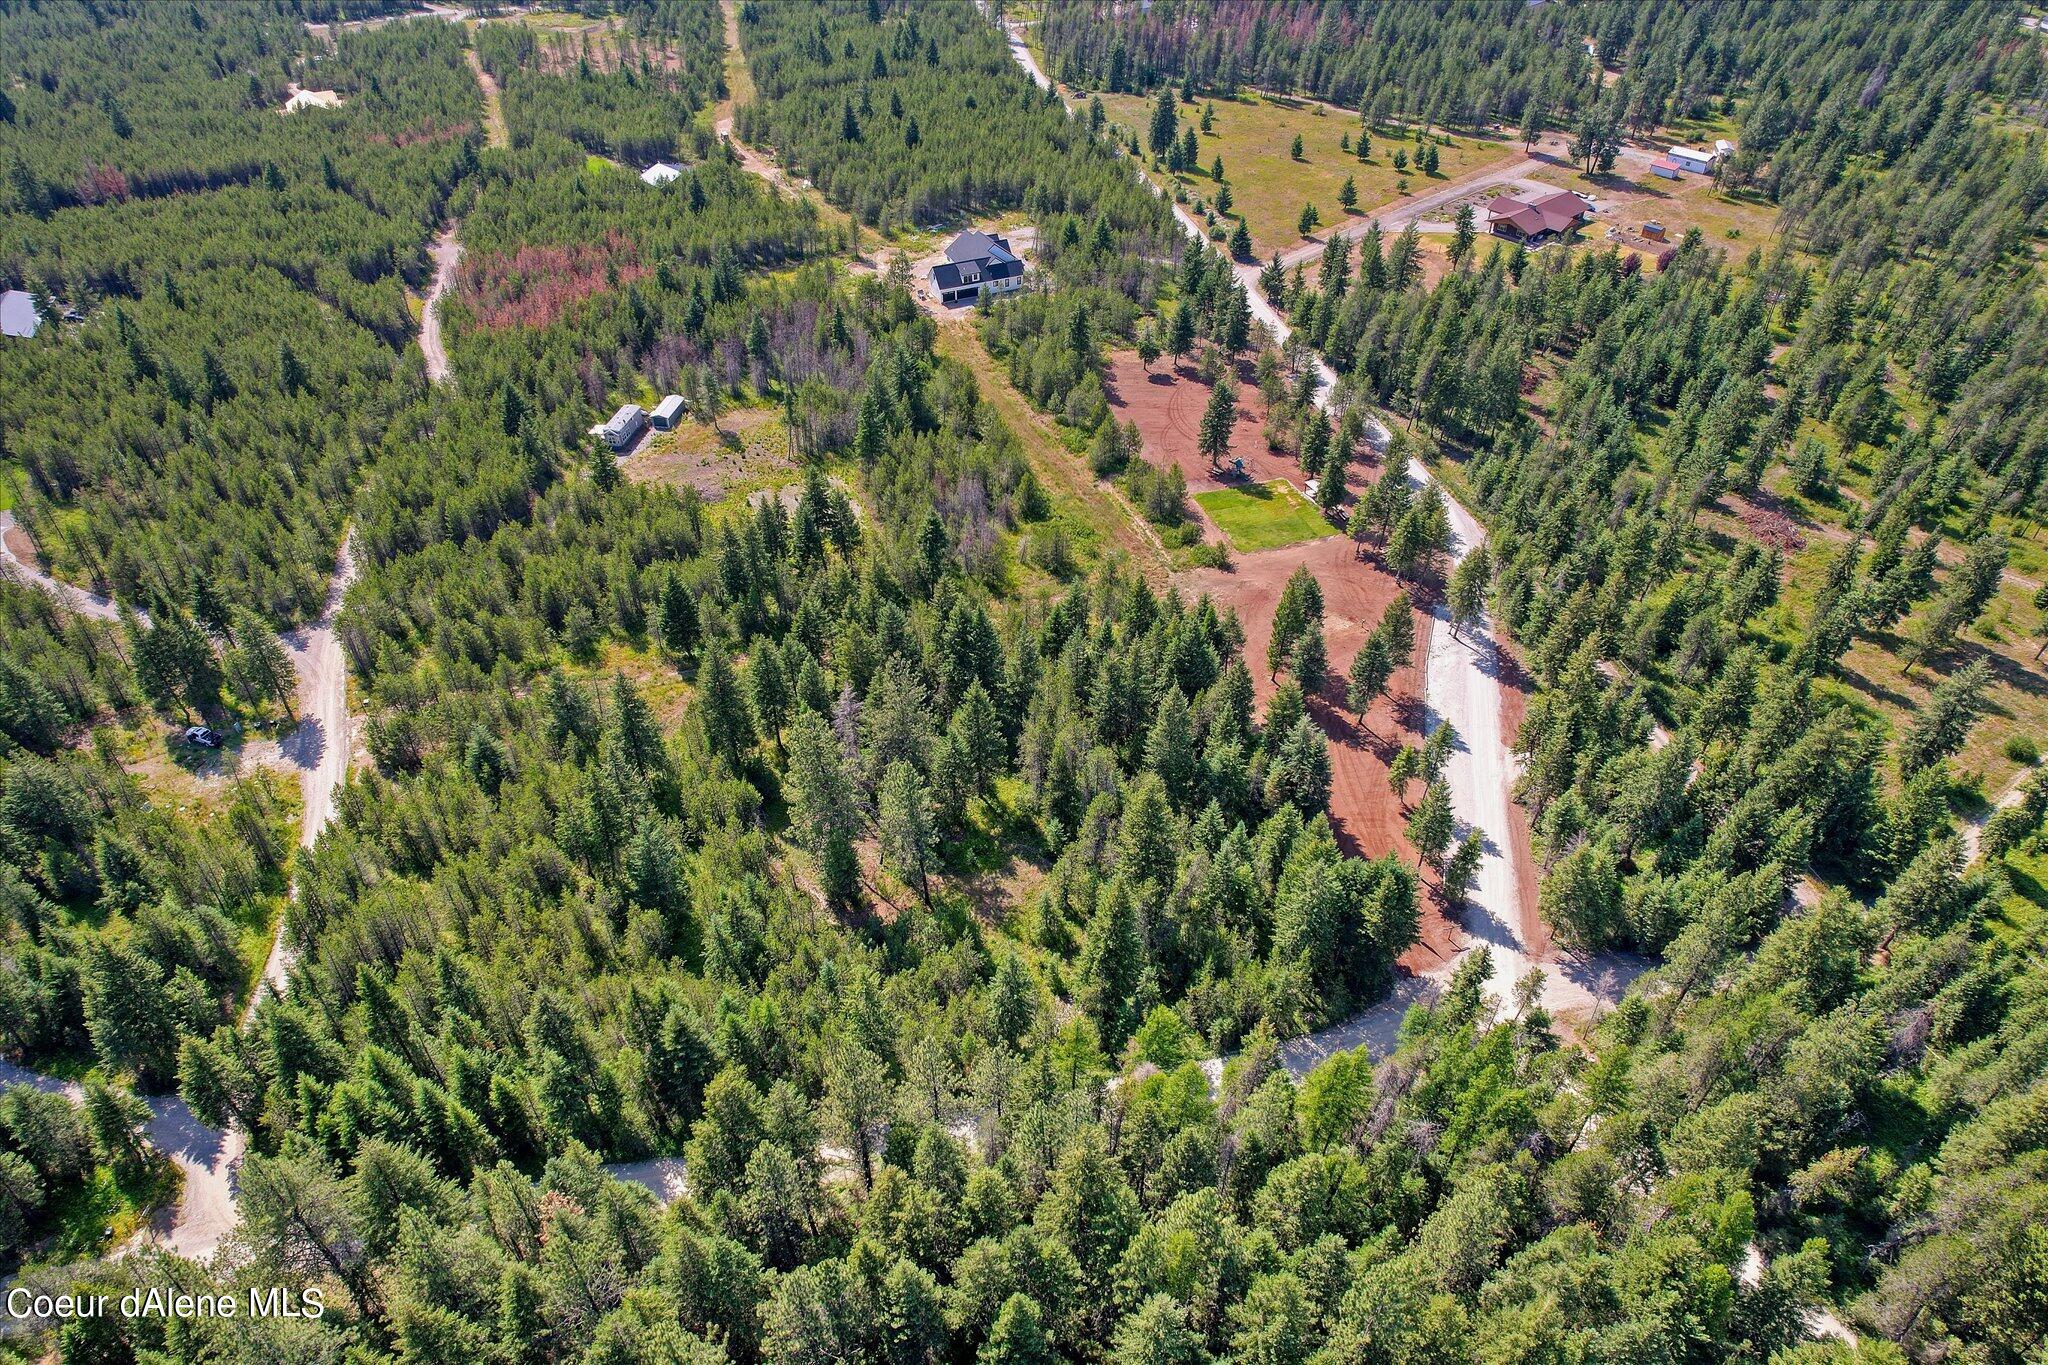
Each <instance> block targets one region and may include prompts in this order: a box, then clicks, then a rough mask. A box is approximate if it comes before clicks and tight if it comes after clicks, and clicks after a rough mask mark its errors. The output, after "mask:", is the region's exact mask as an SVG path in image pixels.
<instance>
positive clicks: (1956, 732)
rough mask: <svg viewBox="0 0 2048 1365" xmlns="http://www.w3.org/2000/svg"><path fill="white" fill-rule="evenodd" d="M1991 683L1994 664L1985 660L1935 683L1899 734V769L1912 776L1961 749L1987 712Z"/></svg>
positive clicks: (1980, 660) (1978, 661)
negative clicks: (1915, 713)
mask: <svg viewBox="0 0 2048 1365" xmlns="http://www.w3.org/2000/svg"><path fill="white" fill-rule="evenodd" d="M1990 686H1991V667H1990V665H1989V664H1987V663H1985V662H1984V660H1982V659H1974V660H1972V661H1971V662H1970V664H1969V666H1968V667H1966V668H1964V669H1962V670H1961V671H1960V672H1957V673H1954V674H1951V675H1950V676H1948V677H1946V678H1943V679H1942V680H1941V681H1940V682H1939V683H1937V684H1935V688H1934V692H1933V695H1931V696H1929V697H1928V699H1927V703H1926V705H1925V706H1923V707H1921V709H1920V712H1919V714H1918V715H1916V716H1915V717H1914V718H1913V723H1912V724H1911V725H1910V726H1909V727H1908V728H1907V730H1906V732H1905V733H1904V734H1903V735H1901V736H1900V737H1899V744H1898V753H1899V771H1900V772H1901V773H1902V774H1904V775H1905V776H1907V777H1911V776H1912V775H1913V774H1914V773H1917V772H1919V771H1920V770H1921V769H1923V768H1926V767H1929V766H1931V765H1933V764H1935V763H1938V762H1940V761H1941V760H1942V759H1944V758H1947V757H1948V756H1949V755H1951V754H1953V753H1955V752H1956V751H1957V750H1958V749H1960V748H1962V747H1963V741H1964V740H1966V739H1968V738H1969V735H1970V730H1971V728H1972V727H1973V726H1975V725H1976V723H1977V718H1978V717H1979V716H1981V715H1982V714H1983V713H1984V706H1985V693H1986V692H1987V691H1988V690H1989V689H1990Z"/></svg>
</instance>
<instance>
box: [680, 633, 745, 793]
mask: <svg viewBox="0 0 2048 1365" xmlns="http://www.w3.org/2000/svg"><path fill="white" fill-rule="evenodd" d="M694 709H695V711H696V712H697V718H698V723H699V725H700V726H701V727H702V729H703V732H704V744H705V747H706V748H708V749H709V750H710V751H711V753H712V754H714V755H716V756H717V757H719V758H722V759H724V760H725V761H726V762H727V763H729V764H730V765H732V766H733V767H734V768H735V769H737V768H738V767H739V766H740V765H741V763H742V762H743V761H744V760H745V758H746V754H747V750H748V748H749V747H751V746H752V744H753V742H754V733H753V724H752V722H751V721H750V720H749V719H748V716H747V705H746V702H745V700H744V699H743V698H742V697H741V695H740V685H739V680H738V679H737V678H735V677H734V676H733V672H732V665H731V664H730V663H728V662H727V661H726V657H725V650H724V649H722V648H721V647H720V646H719V645H718V643H717V642H716V641H713V642H711V643H709V644H707V645H706V646H705V648H704V660H703V663H702V665H701V666H700V667H699V669H698V671H697V704H696V706H695V708H694Z"/></svg>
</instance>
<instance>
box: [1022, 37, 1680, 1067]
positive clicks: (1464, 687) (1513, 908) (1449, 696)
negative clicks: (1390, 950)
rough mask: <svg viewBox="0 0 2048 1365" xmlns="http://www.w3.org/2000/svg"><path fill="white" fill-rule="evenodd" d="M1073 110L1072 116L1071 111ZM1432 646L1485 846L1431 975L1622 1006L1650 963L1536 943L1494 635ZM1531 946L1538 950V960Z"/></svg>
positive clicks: (1037, 76)
mask: <svg viewBox="0 0 2048 1365" xmlns="http://www.w3.org/2000/svg"><path fill="white" fill-rule="evenodd" d="M1007 31H1008V36H1009V46H1010V52H1011V55H1012V56H1013V57H1014V58H1015V59H1016V61H1017V63H1018V65H1020V66H1021V67H1023V69H1024V70H1025V72H1026V73H1027V74H1028V75H1029V76H1030V77H1031V79H1032V81H1033V82H1034V83H1035V84H1036V85H1037V86H1038V87H1039V88H1040V89H1041V90H1047V89H1052V88H1054V87H1053V85H1052V82H1051V81H1050V80H1049V79H1048V78H1047V77H1046V75H1045V73H1044V71H1042V70H1041V69H1040V68H1039V65H1038V62H1037V60H1036V59H1035V58H1034V57H1033V56H1032V55H1031V51H1030V49H1029V48H1028V47H1027V46H1026V45H1025V43H1024V41H1023V37H1022V33H1021V30H1020V29H1019V28H1018V26H1017V25H1016V24H1015V23H1014V22H1012V23H1011V24H1009V25H1008V26H1007ZM1069 112H1070V113H1071V112H1072V109H1071V106H1070V108H1069ZM1538 164H1541V163H1538ZM1132 169H1133V172H1134V173H1135V174H1137V175H1138V177H1139V178H1140V179H1141V180H1142V181H1144V183H1145V184H1147V185H1148V186H1150V187H1151V189H1152V190H1153V192H1154V193H1159V194H1163V191H1162V190H1161V188H1160V186H1159V185H1158V184H1156V183H1154V182H1153V181H1152V180H1151V178H1150V177H1148V176H1146V175H1145V174H1144V171H1143V169H1142V168H1141V167H1138V166H1135V165H1134V166H1133V168H1132ZM1526 173H1527V172H1526V171H1524V170H1522V169H1520V168H1518V167H1516V166H1508V167H1499V168H1495V169H1493V170H1491V171H1488V172H1483V173H1481V174H1480V176H1478V177H1468V178H1466V180H1463V181H1460V182H1458V183H1456V184H1453V185H1449V186H1446V187H1444V188H1443V189H1442V190H1439V191H1435V192H1433V194H1432V195H1425V196H1420V199H1421V200H1422V201H1428V200H1430V199H1431V198H1433V197H1435V196H1436V195H1444V196H1447V197H1450V198H1455V197H1457V196H1458V195H1460V194H1463V193H1467V192H1469V191H1470V190H1471V189H1472V188H1474V187H1475V186H1476V185H1477V184H1483V183H1488V180H1489V179H1490V178H1501V177H1512V176H1515V175H1519V174H1526ZM1407 207H1409V208H1410V209H1412V210H1416V211H1424V210H1426V209H1427V208H1428V207H1429V204H1428V203H1427V202H1420V203H1416V204H1411V205H1408V206H1407ZM1174 218H1175V220H1176V221H1177V222H1179V223H1180V225H1181V227H1182V229H1183V230H1184V231H1186V232H1187V233H1188V234H1189V235H1190V236H1192V237H1193V238H1194V239H1195V240H1197V241H1202V242H1206V241H1207V235H1206V234H1205V233H1204V231H1203V229H1202V225H1201V224H1200V223H1198V222H1196V221H1195V220H1194V218H1193V217H1192V216H1191V215H1189V213H1188V212H1187V210H1186V209H1185V208H1183V207H1181V206H1180V205H1175V206H1174ZM1357 227H1358V231H1360V232H1363V231H1365V229H1366V223H1365V222H1361V223H1359V224H1358V225H1357ZM1382 230H1384V223H1383V224H1382ZM1235 269H1236V272H1237V277H1238V281H1239V283H1240V284H1241V285H1243V287H1244V291H1245V297H1246V301H1247V302H1248V303H1249V304H1250V307H1251V314H1252V318H1253V320H1254V321H1255V322H1257V323H1259V324H1261V325H1262V326H1264V327H1265V328H1266V330H1267V331H1268V332H1270V333H1271V334H1272V336H1273V338H1274V340H1275V341H1284V340H1285V339H1286V338H1287V337H1288V335H1289V334H1290V331H1291V329H1290V328H1289V326H1288V324H1287V320H1286V319H1285V318H1283V317H1281V316H1280V314H1279V312H1278V311H1277V310H1276V309H1274V308H1273V306H1272V305H1271V304H1270V303H1268V302H1267V301H1266V299H1265V297H1264V296H1263V295H1262V294H1261V293H1260V292H1259V286H1258V273H1259V272H1258V267H1257V266H1252V265H1244V264H1237V265H1236V266H1235ZM1316 371H1317V374H1318V375H1319V377H1320V378H1321V380H1322V384H1321V387H1320V389H1319V391H1318V393H1317V395H1316V401H1317V403H1318V404H1319V405H1321V406H1323V407H1326V408H1327V407H1328V406H1329V404H1330V400H1331V394H1332V393H1333V392H1334V390H1335V388H1336V382H1337V377H1336V375H1335V373H1334V372H1332V371H1331V369H1330V367H1329V366H1328V365H1327V364H1326V363H1324V362H1323V361H1322V360H1321V359H1320V358H1319V359H1318V360H1317V361H1316ZM1374 428H1376V429H1374ZM1368 439H1369V440H1373V441H1375V443H1379V442H1383V441H1384V440H1385V439H1386V431H1385V428H1384V427H1383V426H1380V425H1379V424H1378V423H1373V424H1372V427H1371V428H1369V429H1368ZM1409 477H1410V478H1411V480H1412V481H1414V482H1415V483H1416V484H1418V485H1422V484H1427V483H1429V482H1430V481H1431V476H1430V473H1429V471H1428V470H1427V469H1426V468H1424V467H1423V465H1422V464H1421V463H1420V462H1414V463H1411V465H1410V467H1409ZM1444 501H1445V503H1446V505H1447V506H1448V508H1449V511H1450V518H1451V529H1452V534H1453V540H1454V544H1453V552H1452V560H1453V563H1454V564H1455V562H1456V560H1457V559H1459V558H1462V557H1463V556H1464V555H1465V554H1466V553H1468V552H1469V551H1471V550H1472V549H1473V548H1474V547H1476V546H1477V545H1479V544H1480V543H1481V542H1482V541H1483V540H1484V538H1485V532H1484V530H1483V529H1482V528H1481V526H1480V524H1479V521H1478V519H1477V518H1476V517H1474V516H1473V515H1472V514H1471V513H1470V512H1469V511H1467V510H1466V509H1465V508H1464V507H1462V506H1460V505H1459V503H1458V501H1457V499H1456V498H1454V497H1451V496H1450V495H1449V493H1448V491H1446V493H1445V499H1444ZM1429 636H1430V639H1429V645H1428V660H1427V663H1426V665H1425V679H1426V681H1425V686H1424V700H1425V719H1424V725H1425V727H1426V728H1427V729H1430V730H1433V729H1435V727H1436V726H1438V725H1440V724H1442V723H1444V722H1446V721H1448V722H1449V723H1450V724H1452V725H1453V726H1455V727H1456V729H1457V733H1458V735H1459V737H1460V743H1459V745H1458V747H1457V750H1456V751H1454V753H1453V755H1452V758H1451V762H1450V764H1449V766H1448V771H1447V777H1448V780H1449V782H1450V786H1451V797H1452V807H1453V810H1454V811H1455V812H1456V814H1457V816H1458V823H1459V829H1458V837H1460V838H1462V837H1463V836H1464V835H1465V833H1466V832H1467V831H1469V830H1474V829H1476V830H1478V831H1479V833H1480V835H1481V837H1482V838H1483V840H1484V842H1485V846H1486V855H1485V857H1484V859H1483V860H1482V863H1481V868H1480V874H1479V877H1478V881H1477V884H1476V885H1475V886H1474V887H1473V888H1472V890H1471V891H1470V893H1469V894H1468V896H1467V898H1466V899H1467V907H1468V908H1467V914H1466V922H1465V935H1464V942H1463V945H1462V946H1461V947H1460V948H1459V949H1458V950H1457V951H1456V952H1454V953H1450V954H1448V955H1446V956H1445V958H1444V959H1443V962H1442V964H1441V966H1439V967H1438V968H1436V969H1434V970H1432V971H1430V972H1429V973H1428V975H1429V976H1431V977H1435V978H1439V979H1441V978H1443V977H1446V976H1448V975H1449V973H1450V972H1451V971H1453V970H1455V968H1456V965H1457V963H1458V962H1459V961H1461V960H1462V959H1463V957H1464V955H1465V954H1466V953H1468V952H1470V951H1471V950H1472V949H1473V948H1474V947H1477V946H1479V945H1480V944H1482V943H1483V944H1485V945H1486V946H1487V947H1489V948H1490V949H1492V950H1493V982H1492V989H1491V994H1493V995H1494V997H1495V998H1496V1000H1497V1001H1498V1002H1499V1004H1500V1005H1501V1006H1502V1007H1503V1008H1505V1007H1507V1006H1508V1005H1509V1003H1510V1002H1511V1001H1512V1000H1513V998H1514V987H1515V984H1516V982H1518V981H1519V980H1520V979H1521V977H1522V976H1524V975H1525V974H1526V973H1527V972H1528V971H1529V970H1530V969H1531V968H1533V967H1535V966H1537V965H1538V964H1539V961H1540V965H1541V966H1542V967H1543V970H1544V973H1545V982H1544V988H1543V991H1542V994H1541V1000H1542V1002H1543V1003H1544V1004H1545V1005H1546V1007H1548V1008H1550V1009H1552V1010H1553V1011H1554V1012H1555V1011H1560V1010H1573V1009H1583V1008H1589V1007H1593V1006H1597V1005H1601V1004H1607V1003H1612V1002H1613V1001H1614V1000H1616V999H1619V997H1620V994H1621V992H1622V991H1624V990H1625V989H1626V988H1627V984H1628V982H1629V981H1631V980H1633V979H1634V977H1635V976H1636V975H1637V974H1639V973H1640V971H1641V970H1642V968H1643V966H1644V965H1646V964H1644V963H1643V962H1642V960H1641V959H1631V958H1625V957H1622V956H1620V955H1607V956H1603V957H1600V958H1597V959H1590V960H1585V961H1565V960H1560V959H1559V958H1557V956H1556V955H1555V954H1553V953H1551V952H1549V951H1548V950H1547V945H1546V944H1543V943H1542V942H1541V939H1542V935H1541V934H1540V932H1538V931H1540V927H1541V926H1540V925H1537V926H1531V925H1530V924H1529V922H1528V918H1529V917H1528V916H1526V915H1525V913H1524V910H1523V901H1522V897H1521V895H1520V886H1519V883H1520V881H1521V880H1522V879H1523V878H1526V877H1532V876H1533V875H1534V870H1533V868H1527V867H1518V866H1517V862H1518V860H1517V858H1516V857H1515V849H1516V842H1515V838H1514V831H1513V828H1512V824H1511V819H1510V816H1509V812H1508V794H1509V792H1510V791H1511V789H1512V787H1513V784H1514V781H1515V779H1516V777H1517V776H1519V773H1520V767H1519V764H1518V763H1517V762H1516V760H1515V756H1514V754H1513V752H1512V751H1511V750H1510V748H1509V746H1508V737H1507V735H1506V733H1505V726H1504V724H1503V721H1502V714H1503V704H1504V698H1503V695H1502V688H1501V680H1500V673H1501V656H1500V654H1499V652H1498V649H1497V646H1496V645H1495V643H1494V640H1493V636H1492V631H1491V627H1490V626H1489V625H1487V624H1486V623H1481V624H1480V625H1478V626H1475V627H1471V628H1468V629H1467V630H1466V631H1465V632H1464V634H1463V635H1462V637H1459V636H1453V635H1452V634H1451V632H1450V630H1449V628H1448V620H1447V618H1446V616H1445V615H1444V614H1442V612H1441V609H1440V611H1439V614H1438V616H1437V619H1436V622H1435V628H1434V629H1432V630H1431V631H1430V632H1429ZM1531 940H1537V943H1536V944H1535V945H1534V948H1535V951H1533V952H1532V943H1531ZM1397 1006H1398V1007H1399V1008H1398V1009H1397V1008H1396V1007H1397ZM1401 1009H1405V1005H1402V1004H1401V1003H1400V1001H1399V1000H1398V999H1396V1000H1394V1001H1389V1002H1388V1003H1387V1004H1385V1005H1382V1006H1379V1007H1377V1008H1376V1009H1375V1010H1370V1011H1367V1012H1366V1014H1365V1015H1364V1016H1361V1017H1360V1018H1359V1019H1355V1020H1352V1021H1349V1022H1347V1023H1346V1024H1345V1025H1341V1026H1339V1029H1337V1030H1330V1031H1327V1032H1325V1033H1324V1034H1319V1035H1316V1038H1317V1039H1330V1038H1333V1037H1337V1036H1344V1035H1343V1033H1342V1031H1343V1030H1350V1029H1355V1030H1356V1031H1357V1033H1358V1036H1360V1037H1361V1038H1362V1039H1363V1040H1364V1041H1366V1042H1368V1043H1370V1042H1371V1041H1372V1040H1373V1038H1375V1037H1380V1036H1382V1035H1383V1033H1384V1028H1383V1025H1384V1022H1385V1018H1386V1015H1387V1014H1388V1013H1392V1014H1393V1015H1394V1017H1395V1019H1396V1020H1398V1014H1399V1012H1400V1010H1401ZM1308 1041H1309V1043H1310V1044H1311V1047H1312V1048H1313V1046H1317V1045H1319V1044H1317V1043H1316V1041H1315V1040H1308Z"/></svg>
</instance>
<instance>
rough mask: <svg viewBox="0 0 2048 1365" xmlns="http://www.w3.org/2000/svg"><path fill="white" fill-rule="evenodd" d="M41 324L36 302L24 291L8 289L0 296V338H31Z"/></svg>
mask: <svg viewBox="0 0 2048 1365" xmlns="http://www.w3.org/2000/svg"><path fill="white" fill-rule="evenodd" d="M41 323H42V319H40V318H38V317H37V316H36V301H35V299H34V298H32V297H31V296H30V295H29V294H28V293H27V292H26V291H24V290H20V289H10V290H8V291H7V292H6V293H5V294H0V336H11V337H32V336H34V335H35V334H36V328H37V327H38V326H40V325H41Z"/></svg>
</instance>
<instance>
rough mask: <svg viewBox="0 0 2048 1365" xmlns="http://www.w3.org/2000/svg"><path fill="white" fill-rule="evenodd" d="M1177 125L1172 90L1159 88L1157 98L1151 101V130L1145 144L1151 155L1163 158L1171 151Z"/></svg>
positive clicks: (1175, 106)
mask: <svg viewBox="0 0 2048 1365" xmlns="http://www.w3.org/2000/svg"><path fill="white" fill-rule="evenodd" d="M1179 123H1180V109H1179V106H1178V105H1177V104H1176V103H1175V102H1174V98H1173V90H1172V88H1171V87H1169V86H1161V87H1160V88H1159V95H1158V97H1157V98H1156V99H1154V100H1153V101H1152V129H1151V133H1150V136H1149V137H1148V139H1147V143H1146V145H1147V146H1148V147H1150V148H1151V150H1152V155H1154V156H1159V157H1163V156H1165V155H1166V154H1167V152H1168V151H1170V150H1172V148H1173V144H1174V138H1175V136H1176V133H1175V130H1176V128H1177V127H1178V126H1179Z"/></svg>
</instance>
